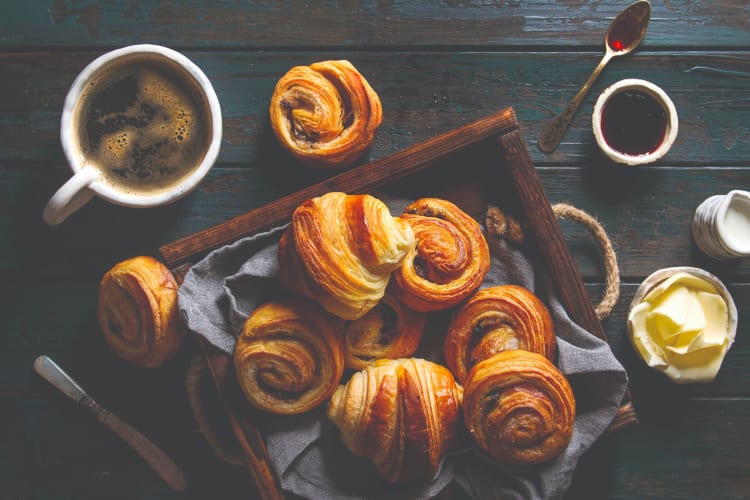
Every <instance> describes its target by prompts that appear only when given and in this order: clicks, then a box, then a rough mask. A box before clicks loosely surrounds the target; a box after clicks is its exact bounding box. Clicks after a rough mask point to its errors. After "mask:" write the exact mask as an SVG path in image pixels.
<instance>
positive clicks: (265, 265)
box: [178, 200, 627, 499]
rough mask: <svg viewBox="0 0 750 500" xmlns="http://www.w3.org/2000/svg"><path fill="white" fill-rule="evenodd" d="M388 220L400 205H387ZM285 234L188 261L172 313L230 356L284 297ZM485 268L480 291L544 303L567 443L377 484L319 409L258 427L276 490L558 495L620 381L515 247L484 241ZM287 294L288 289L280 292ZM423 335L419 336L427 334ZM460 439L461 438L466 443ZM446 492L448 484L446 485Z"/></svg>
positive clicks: (426, 350) (619, 372) (462, 456)
mask: <svg viewBox="0 0 750 500" xmlns="http://www.w3.org/2000/svg"><path fill="white" fill-rule="evenodd" d="M387 203H388V206H389V208H390V209H391V212H392V213H394V214H400V213H401V210H402V208H403V206H404V205H405V204H406V202H404V201H401V200H398V201H395V200H391V201H388V202H387ZM284 229H285V228H284V227H279V228H276V229H273V230H271V231H268V232H266V233H262V234H257V235H255V236H251V237H248V238H244V239H241V240H239V241H237V242H235V243H234V244H231V245H228V246H226V247H223V248H220V249H217V250H215V251H214V252H212V253H211V254H209V255H207V256H206V257H205V258H204V259H203V260H201V261H200V262H198V263H197V264H195V265H194V266H193V267H192V268H191V269H190V270H189V271H188V273H187V274H186V276H185V280H184V282H183V284H182V286H181V287H180V289H179V294H178V305H179V309H180V313H181V314H182V316H183V318H184V319H185V321H186V323H187V325H188V327H189V328H190V330H192V331H193V332H195V333H197V334H199V335H201V336H203V337H204V338H206V339H207V340H208V341H209V342H210V343H211V344H213V345H215V346H216V347H218V348H219V349H221V350H223V351H225V352H226V353H228V354H231V353H232V352H233V351H234V344H235V340H236V337H237V336H238V335H239V333H240V331H241V329H242V325H243V323H244V321H245V319H246V318H247V316H248V315H249V313H250V312H251V311H252V310H253V309H254V308H255V307H257V306H258V305H260V304H261V303H263V302H265V301H267V300H270V299H272V298H273V297H274V296H277V294H283V293H285V292H283V290H282V288H281V285H280V283H279V281H278V278H277V276H278V262H277V260H276V249H277V243H278V239H279V237H280V236H281V234H282V232H283V230H284ZM488 241H490V247H491V250H492V252H491V253H492V263H491V268H490V272H489V273H488V275H487V277H486V279H485V281H484V283H483V285H482V287H488V286H495V285H501V284H508V283H513V284H518V285H522V286H524V287H526V288H528V289H529V290H531V291H532V292H534V293H536V294H537V295H538V296H540V297H541V298H542V299H543V300H544V301H545V302H546V304H547V305H548V307H549V309H550V313H551V314H552V318H553V320H554V322H555V327H556V334H557V338H558V367H559V368H560V370H561V371H562V372H563V373H565V374H566V376H567V377H568V379H569V380H570V382H571V385H572V387H573V391H574V394H575V397H576V411H577V414H576V419H575V427H574V431H573V438H572V440H571V443H570V445H569V446H568V447H567V449H566V450H565V451H564V452H563V453H562V454H561V455H559V456H558V457H557V458H555V459H553V460H552V461H550V462H548V463H545V464H542V465H537V466H531V467H509V466H502V465H498V464H496V463H494V462H492V461H491V460H489V459H488V458H486V457H484V456H483V455H482V454H481V453H480V452H479V451H478V450H477V449H475V448H474V447H472V446H470V445H467V447H466V448H465V449H461V450H457V451H455V452H453V453H451V454H450V455H448V456H447V457H445V459H444V460H443V461H442V463H441V467H440V470H439V472H438V474H437V475H436V477H435V479H434V480H433V481H432V482H431V483H430V484H425V485H412V486H407V487H404V486H393V485H388V484H386V483H385V482H384V481H383V480H381V479H380V478H378V476H377V473H376V472H375V469H374V467H373V466H372V464H371V463H370V462H369V461H368V460H366V459H363V458H360V457H356V456H354V455H353V454H352V453H351V452H350V451H349V450H348V449H346V447H345V446H344V445H343V443H342V442H341V440H340V438H339V435H338V430H337V428H336V427H335V426H334V425H333V424H332V423H331V422H330V421H329V420H328V419H327V417H326V415H325V409H324V408H318V409H316V410H314V411H312V412H309V413H307V414H304V415H297V416H289V417H286V416H284V417H273V418H268V419H267V421H266V420H265V419H264V421H263V422H259V423H258V424H259V427H260V428H261V432H262V433H263V434H264V436H265V439H266V445H267V448H268V453H269V455H270V458H271V461H272V462H273V465H274V467H275V470H276V472H277V474H278V475H279V477H280V479H281V484H282V487H283V488H284V490H285V491H287V492H289V493H292V494H295V495H299V496H301V497H303V498H310V499H319V498H337V499H359V498H367V499H375V498H378V499H379V498H382V499H386V498H388V499H391V498H410V499H411V498H431V497H434V496H435V495H437V494H438V493H440V492H441V491H443V490H444V489H445V488H446V487H447V486H448V485H449V484H451V483H452V482H455V485H458V489H459V490H462V491H464V492H465V495H466V497H467V498H481V499H484V498H487V499H489V498H491V499H504V498H513V499H548V498H561V497H562V496H563V494H564V493H565V491H566V490H567V489H568V487H569V486H570V483H571V480H572V477H573V472H574V470H575V467H576V464H577V462H578V459H579V458H580V457H581V456H582V455H583V453H584V452H585V451H586V450H588V449H589V448H590V447H591V446H592V444H593V443H594V442H595V441H596V439H597V438H598V437H599V436H600V435H601V434H602V433H603V432H604V430H605V429H606V428H607V426H608V425H609V424H610V422H611V421H612V419H613V418H614V415H615V412H616V411H617V408H618V406H619V404H620V402H621V401H622V398H623V395H624V392H625V387H626V385H627V376H626V373H625V370H624V368H623V367H622V365H621V364H620V363H619V362H618V361H617V360H616V359H615V357H614V355H613V354H612V351H611V349H610V347H609V345H608V344H607V343H606V342H604V341H602V340H601V339H599V338H597V337H595V336H594V335H593V334H591V333H590V332H588V331H586V330H584V329H583V328H581V327H580V326H578V325H577V324H575V323H574V322H573V321H572V320H571V319H570V318H569V317H568V315H567V313H566V311H565V309H564V307H563V306H562V305H561V303H560V302H559V300H558V299H557V297H556V296H555V293H554V290H553V287H552V286H551V284H550V283H548V282H547V280H546V279H545V276H544V273H540V272H535V267H538V266H535V265H534V263H533V262H532V259H531V258H530V257H529V256H528V255H526V254H525V253H524V251H522V249H520V248H519V247H515V246H514V245H512V244H509V243H506V242H505V241H498V240H495V239H488ZM286 293H287V294H288V292H286ZM425 337H428V335H426V336H425ZM437 337H440V336H438V335H435V336H432V338H433V340H434V341H433V342H432V343H430V342H429V341H425V342H423V343H424V344H425V345H423V346H421V347H420V350H419V351H418V352H417V353H416V354H415V355H416V356H420V357H425V358H428V359H433V360H435V361H439V360H440V358H441V349H442V346H441V344H442V339H441V338H437ZM467 442H468V440H467ZM455 485H454V486H455Z"/></svg>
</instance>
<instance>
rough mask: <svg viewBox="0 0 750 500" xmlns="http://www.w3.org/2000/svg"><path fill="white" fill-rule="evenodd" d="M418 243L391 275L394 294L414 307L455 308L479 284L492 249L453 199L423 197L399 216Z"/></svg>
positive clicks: (487, 266) (473, 221)
mask: <svg viewBox="0 0 750 500" xmlns="http://www.w3.org/2000/svg"><path fill="white" fill-rule="evenodd" d="M401 217H402V218H403V219H404V220H406V221H407V222H408V223H409V224H410V225H411V227H412V229H413V230H414V236H415V238H416V246H415V247H414V249H413V250H412V251H411V252H409V254H408V255H407V256H406V259H404V263H403V265H402V266H401V267H400V268H399V269H398V270H397V271H396V272H395V273H394V293H395V294H396V295H397V296H398V297H399V298H401V299H402V300H403V301H404V303H405V304H406V305H407V306H408V307H410V308H412V309H414V310H416V311H423V312H428V311H438V310H441V309H448V308H450V307H453V306H455V305H456V304H458V303H459V302H461V301H462V300H463V299H465V298H466V297H468V296H469V295H471V294H472V292H474V290H476V289H477V288H479V285H481V284H482V280H483V279H484V276H485V274H487V271H489V269H490V251H489V247H488V246H487V240H485V238H484V235H483V234H482V230H481V228H480V227H479V224H478V223H477V222H476V221H475V220H474V219H472V218H471V217H470V216H469V215H468V214H466V213H465V212H464V211H463V210H461V209H460V208H458V207H457V206H456V205H454V204H453V203H451V202H449V201H446V200H441V199H438V198H422V199H420V200H417V201H415V202H414V203H411V204H410V205H408V206H407V207H406V208H405V209H404V214H403V215H402V216H401Z"/></svg>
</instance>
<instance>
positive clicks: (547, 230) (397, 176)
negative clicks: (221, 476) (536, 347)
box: [159, 108, 638, 498]
mask: <svg viewBox="0 0 750 500" xmlns="http://www.w3.org/2000/svg"><path fill="white" fill-rule="evenodd" d="M445 169H449V171H448V172H447V173H446V170H445ZM426 174H434V175H426ZM446 179H450V182H449V184H450V186H449V187H448V188H446V187H445V180H446ZM435 182H437V184H435V185H430V184H431V183H433V184H434V183H435ZM440 184H443V186H440ZM376 189H383V190H387V189H396V190H399V189H401V190H406V192H414V191H416V192H419V191H422V193H421V195H422V196H443V197H445V198H448V199H451V201H454V202H455V203H456V204H457V205H458V206H460V207H461V208H462V209H464V210H465V211H467V212H468V213H470V214H471V215H472V216H475V217H477V218H480V219H481V218H482V217H483V216H484V212H485V211H486V209H487V204H488V202H489V201H491V202H492V203H495V204H498V203H497V202H498V198H502V199H505V200H506V201H508V200H511V203H506V204H507V205H511V206H513V208H514V209H515V210H516V211H517V212H515V213H514V215H516V216H517V217H518V218H519V219H521V221H522V222H524V223H525V227H527V228H528V229H529V231H528V233H529V234H528V236H529V239H530V240H532V241H530V242H529V244H530V245H531V246H532V248H533V249H534V250H535V251H536V252H537V253H538V254H539V256H540V257H541V260H542V261H543V262H544V264H545V265H546V267H547V270H548V273H549V276H550V277H551V280H552V282H553V284H554V285H555V287H556V289H557V292H558V296H559V298H560V300H561V302H562V304H563V306H564V307H565V308H566V310H567V312H568V315H569V316H570V317H571V319H572V320H573V321H575V322H576V323H577V324H579V325H580V326H582V327H583V328H585V329H586V330H588V331H590V332H591V333H593V334H594V335H596V336H597V337H599V338H601V339H603V340H605V341H606V340H607V338H606V335H605V334H604V329H603V328H602V325H601V322H600V321H599V318H598V317H597V316H596V313H595V311H594V307H593V305H592V303H591V300H590V299H589V297H588V292H587V291H586V288H585V287H584V283H583V280H582V279H581V276H580V273H579V271H578V267H577V265H576V263H575V261H574V260H573V258H572V256H571V253H570V251H569V249H568V246H567V243H566V242H565V240H564V238H563V234H562V232H561V230H560V227H559V225H558V223H557V218H556V217H555V215H554V213H553V212H552V208H551V206H550V203H549V201H548V199H547V196H546V194H545V192H544V188H543V187H542V184H541V181H540V179H539V177H538V176H537V174H536V171H535V169H534V165H533V162H532V160H531V156H530V154H529V151H528V148H527V145H526V142H525V141H524V139H523V136H522V133H521V131H520V128H519V123H518V120H517V118H516V115H515V112H514V111H513V109H512V108H505V109H503V110H501V111H499V112H497V113H495V114H493V115H491V116H488V117H486V118H483V119H480V120H477V121H475V122H472V123H470V124H468V125H466V126H464V127H461V128H458V129H455V130H452V131H450V132H447V133H444V134H442V135H439V136H437V137H435V138H433V139H430V140H428V141H425V142H423V143H420V144H417V145H415V146H412V147H410V148H408V149H405V150H403V151H401V152H398V153H395V154H393V155H391V156H388V157H385V158H382V159H380V160H376V161H373V162H371V163H368V164H365V165H362V166H360V167H357V168H354V169H351V170H348V171H346V172H344V173H341V174H339V175H336V176H334V177H331V178H329V179H326V180H324V181H321V182H318V183H316V184H313V185H310V186H308V187H306V188H304V189H301V190H299V191H296V192H294V193H292V194H290V195H288V196H285V197H283V198H280V199H278V200H276V201H273V202H271V203H269V204H267V205H264V206H262V207H259V208H256V209H254V210H251V211H249V212H247V213H245V214H242V215H239V216H237V217H235V218H232V219H230V220H228V221H226V222H224V223H221V224H218V225H216V226H213V227H210V228H208V229H205V230H203V231H199V232H197V233H195V234H192V235H189V236H186V237H184V238H182V239H180V240H177V241H175V242H173V243H170V244H167V245H164V246H163V247H161V248H160V249H159V251H160V253H161V256H162V259H163V260H164V262H165V263H166V264H167V266H168V267H169V268H170V269H172V271H173V272H174V273H175V275H176V277H177V279H178V280H179V281H181V280H182V277H183V276H184V274H185V272H186V271H187V269H189V267H190V266H191V265H192V264H193V263H195V262H197V261H198V260H200V259H201V258H202V257H203V256H204V255H206V254H207V253H208V252H209V251H211V250H214V249H216V248H219V247H222V246H224V245H227V244H230V243H233V242H234V241H236V240H238V239H240V238H243V237H246V236H249V235H252V234H256V233H259V232H261V231H265V230H268V229H270V228H272V227H276V226H279V225H282V224H284V223H286V222H288V221H289V220H290V219H291V216H292V213H293V212H294V210H295V209H296V208H297V206H299V205H300V204H301V203H302V202H303V201H305V200H306V199H308V198H312V197H315V196H320V195H322V194H325V193H327V192H329V191H342V192H346V193H352V194H354V193H368V192H373V191H374V190H376ZM436 189H437V190H441V191H443V192H441V193H437V192H436V191H435V190H436ZM487 190H489V191H491V192H492V194H489V195H487V194H486V193H484V191H487ZM402 194H403V193H402ZM418 195H419V194H416V195H415V196H418ZM503 208H504V209H505V208H506V207H503ZM201 345H202V348H203V353H204V356H205V357H206V360H207V361H208V364H209V367H210V368H211V373H212V375H213V376H214V381H215V383H216V385H217V388H218V389H219V390H220V393H226V391H223V390H222V387H223V386H224V383H223V381H224V380H225V378H226V377H227V375H228V374H229V372H230V370H229V367H230V366H231V359H230V357H229V356H227V355H225V354H223V353H220V352H218V351H217V350H215V349H213V348H211V347H210V346H208V345H207V344H206V343H205V342H202V343H201ZM223 396H225V397H224V398H223V399H224V401H225V403H226V409H227V413H228V415H229V418H230V421H231V422H232V425H233V428H234V431H235V435H236V436H237V438H238V440H239V442H240V445H241V446H242V448H243V449H244V451H245V454H246V456H247V461H248V467H249V469H250V471H251V473H252V474H253V476H254V477H255V480H256V483H257V484H258V487H259V490H260V492H261V495H262V496H263V497H264V498H281V497H282V494H281V491H280V488H279V487H278V482H277V481H276V480H275V478H274V475H273V471H272V470H271V467H270V466H269V463H268V461H267V456H266V452H265V446H264V445H263V440H262V438H261V437H260V435H259V433H258V432H257V431H256V430H255V429H254V428H253V426H252V424H251V423H250V422H247V421H243V420H242V418H241V417H239V416H238V414H237V413H236V411H235V409H234V408H233V405H232V403H231V401H232V395H228V394H223ZM637 420H638V419H637V415H636V412H635V410H634V408H633V405H632V401H631V397H630V393H629V391H626V393H625V397H624V399H623V401H622V404H621V406H620V408H619V410H618V412H617V414H616V416H615V418H614V420H613V421H612V423H611V425H610V427H609V429H608V430H609V431H610V432H611V431H614V430H617V429H620V428H622V427H624V426H627V425H630V424H634V423H636V422H637Z"/></svg>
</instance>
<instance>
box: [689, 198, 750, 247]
mask: <svg viewBox="0 0 750 500" xmlns="http://www.w3.org/2000/svg"><path fill="white" fill-rule="evenodd" d="M692 230H693V239H694V240H695V243H696V245H698V248H700V249H701V250H702V251H703V252H704V253H705V254H706V255H708V256H709V257H713V258H715V259H720V260H726V259H734V258H740V257H747V256H750V192H748V191H742V190H739V189H735V190H733V191H730V192H729V193H727V194H718V195H715V196H710V197H708V198H706V199H705V200H704V201H703V202H702V203H701V204H700V205H698V208H696V209H695V214H694V215H693V223H692Z"/></svg>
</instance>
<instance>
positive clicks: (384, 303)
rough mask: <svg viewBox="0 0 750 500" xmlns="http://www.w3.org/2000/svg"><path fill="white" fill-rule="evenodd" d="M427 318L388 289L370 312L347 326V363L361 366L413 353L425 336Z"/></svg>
mask: <svg viewBox="0 0 750 500" xmlns="http://www.w3.org/2000/svg"><path fill="white" fill-rule="evenodd" d="M425 320H426V317H425V315H424V314H422V313H418V312H416V311H412V310H411V309H409V308H407V307H405V306H404V304H402V303H401V302H400V301H399V300H397V299H396V297H394V296H393V295H392V294H390V293H387V292H386V294H385V296H384V297H383V298H382V299H381V300H380V302H378V304H377V305H376V306H375V307H374V308H373V309H371V310H370V312H368V313H367V314H365V315H364V316H362V317H361V318H359V319H356V320H353V321H349V322H347V323H346V325H345V326H344V356H345V359H346V366H347V367H348V368H352V369H354V370H361V369H363V368H365V367H366V366H367V365H369V364H370V363H372V362H373V361H375V360H376V359H382V358H390V359H398V358H407V357H409V356H411V355H412V354H414V351H416V350H417V348H418V347H419V342H420V341H421V340H422V334H423V333H424V325H425Z"/></svg>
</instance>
